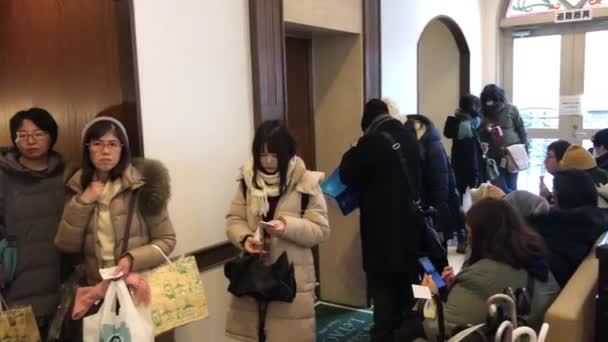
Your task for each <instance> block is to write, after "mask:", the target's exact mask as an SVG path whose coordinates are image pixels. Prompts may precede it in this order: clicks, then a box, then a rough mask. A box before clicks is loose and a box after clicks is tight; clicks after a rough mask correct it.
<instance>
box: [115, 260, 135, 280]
mask: <svg viewBox="0 0 608 342" xmlns="http://www.w3.org/2000/svg"><path fill="white" fill-rule="evenodd" d="M132 265H133V260H132V259H131V256H129V255H126V256H124V257H122V259H120V261H118V265H116V271H114V274H113V276H115V277H118V276H124V275H127V274H129V272H131V266H132Z"/></svg>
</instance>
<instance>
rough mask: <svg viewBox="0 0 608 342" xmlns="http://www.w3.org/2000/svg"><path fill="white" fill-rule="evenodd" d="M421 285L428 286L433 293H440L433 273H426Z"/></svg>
mask: <svg viewBox="0 0 608 342" xmlns="http://www.w3.org/2000/svg"><path fill="white" fill-rule="evenodd" d="M420 285H421V286H426V287H428V288H429V289H430V290H431V293H433V294H438V293H439V289H438V288H437V284H435V282H434V281H433V277H431V275H430V274H428V273H425V274H424V277H423V278H422V282H421V283H420Z"/></svg>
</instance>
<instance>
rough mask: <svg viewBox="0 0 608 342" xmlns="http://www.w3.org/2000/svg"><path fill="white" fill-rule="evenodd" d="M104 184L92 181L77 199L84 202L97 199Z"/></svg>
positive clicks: (92, 201)
mask: <svg viewBox="0 0 608 342" xmlns="http://www.w3.org/2000/svg"><path fill="white" fill-rule="evenodd" d="M105 186H106V185H105V184H104V183H102V182H100V181H92V182H91V184H89V186H87V188H86V189H85V190H84V192H83V193H82V194H80V197H79V200H80V201H81V202H83V203H86V204H93V203H95V202H97V200H99V198H100V197H101V194H102V193H103V189H104V187H105Z"/></svg>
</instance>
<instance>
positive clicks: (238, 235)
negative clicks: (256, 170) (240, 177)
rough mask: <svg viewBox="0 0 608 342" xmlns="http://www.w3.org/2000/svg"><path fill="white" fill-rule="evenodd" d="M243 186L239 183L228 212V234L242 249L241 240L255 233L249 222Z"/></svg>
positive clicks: (231, 240)
mask: <svg viewBox="0 0 608 342" xmlns="http://www.w3.org/2000/svg"><path fill="white" fill-rule="evenodd" d="M241 187H242V185H240V184H239V186H238V187H237V191H236V193H235V194H234V197H233V198H232V203H231V204H230V209H229V210H228V214H226V236H228V239H229V240H230V242H232V244H234V245H235V246H237V247H239V248H241V249H242V248H243V246H241V241H243V239H244V238H245V236H247V235H253V232H252V231H251V229H249V224H248V222H247V200H246V199H245V196H244V195H243V189H242V188H241Z"/></svg>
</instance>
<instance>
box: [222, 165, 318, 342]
mask: <svg viewBox="0 0 608 342" xmlns="http://www.w3.org/2000/svg"><path fill="white" fill-rule="evenodd" d="M243 170H244V169H243ZM245 173H247V172H245ZM243 176H244V177H251V175H247V174H244V175H243ZM322 178H323V174H322V173H320V172H311V171H306V168H305V166H304V162H302V161H301V160H298V163H297V166H296V169H295V171H294V173H293V177H292V181H291V182H290V183H289V184H288V185H287V191H286V193H285V194H283V195H282V196H281V198H280V200H279V203H278V204H277V209H276V211H275V215H274V216H275V219H276V218H279V217H282V218H284V220H285V222H287V225H286V226H285V231H284V233H283V236H282V237H281V238H276V237H272V238H269V237H267V238H266V240H265V243H266V244H269V246H270V248H269V253H268V254H267V262H268V263H274V262H275V261H276V259H277V258H278V257H279V256H280V255H281V253H282V252H283V251H285V252H287V256H288V258H289V261H290V262H293V264H294V269H295V277H296V297H295V299H294V301H293V303H283V302H271V303H269V305H268V311H267V316H266V322H265V327H266V340H267V341H268V342H283V341H289V342H311V341H314V340H315V334H316V332H315V311H314V300H315V298H314V289H315V285H316V278H315V266H314V260H313V256H312V252H311V248H312V247H314V246H316V245H317V244H319V243H320V242H322V241H324V240H326V239H327V238H328V237H329V221H328V218H327V204H326V203H325V198H324V197H323V193H322V192H321V188H320V185H319V183H320V182H321V180H322ZM302 193H306V194H309V195H310V199H309V204H308V207H307V208H306V211H305V213H304V216H303V217H301V213H300V206H301V195H302ZM250 198H251V196H247V198H246V199H245V197H244V196H243V192H242V189H241V188H240V187H239V189H238V190H237V191H236V194H235V195H234V199H233V200H232V205H231V206H230V210H229V212H228V215H227V216H226V234H227V235H228V238H229V239H230V241H232V243H233V244H235V245H236V246H238V247H242V246H241V244H240V242H241V241H242V240H243V238H244V237H245V236H246V235H248V234H253V233H254V232H255V230H256V229H257V226H258V222H259V221H260V219H261V218H260V217H256V215H254V214H253V212H252V211H251V209H250V207H249V205H248V202H249V200H250ZM269 240H270V242H269ZM257 326H258V309H257V303H256V301H255V300H254V299H252V298H251V297H242V298H237V297H234V296H233V297H232V302H231V305H230V309H229V312H228V317H227V322H226V335H228V336H229V337H232V338H236V339H238V340H241V341H257V340H258V338H257V336H258V333H257Z"/></svg>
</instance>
